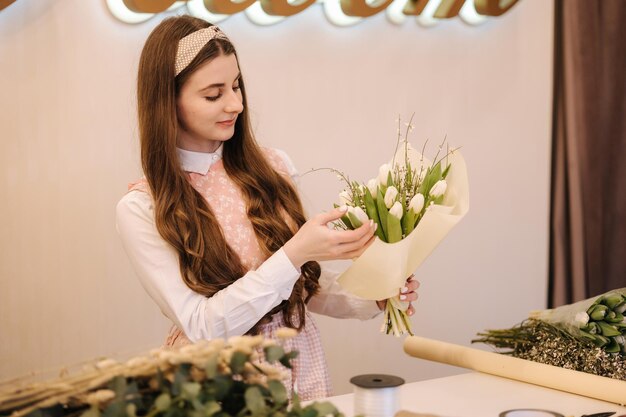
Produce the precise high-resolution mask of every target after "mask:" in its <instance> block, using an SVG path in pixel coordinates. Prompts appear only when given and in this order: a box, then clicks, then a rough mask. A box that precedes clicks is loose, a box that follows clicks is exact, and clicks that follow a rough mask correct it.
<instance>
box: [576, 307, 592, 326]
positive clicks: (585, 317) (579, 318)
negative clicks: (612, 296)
mask: <svg viewBox="0 0 626 417" xmlns="http://www.w3.org/2000/svg"><path fill="white" fill-rule="evenodd" d="M574 321H575V322H576V324H578V327H583V326H584V325H586V324H587V323H589V314H587V313H586V312H585V311H581V312H579V313H578V314H576V317H574Z"/></svg>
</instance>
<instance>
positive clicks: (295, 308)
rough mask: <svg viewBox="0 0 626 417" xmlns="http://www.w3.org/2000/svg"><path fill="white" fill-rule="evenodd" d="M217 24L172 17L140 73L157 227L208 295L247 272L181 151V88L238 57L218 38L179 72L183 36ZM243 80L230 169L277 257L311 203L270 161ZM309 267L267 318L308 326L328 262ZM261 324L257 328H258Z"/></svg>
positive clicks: (144, 152)
mask: <svg viewBox="0 0 626 417" xmlns="http://www.w3.org/2000/svg"><path fill="white" fill-rule="evenodd" d="M209 26H211V24H210V23H208V22H206V21H204V20H201V19H197V18H194V17H191V16H179V17H172V18H168V19H165V20H164V21H163V22H162V23H160V24H159V25H158V26H157V27H156V28H155V29H154V30H153V31H152V33H151V34H150V36H149V37H148V39H147V41H146V43H145V45H144V47H143V50H142V53H141V58H140V61H139V74H138V77H137V108H138V116H139V119H138V122H139V136H140V142H141V161H142V165H143V170H144V174H145V176H146V179H147V181H148V185H149V187H150V192H151V193H152V197H153V199H154V213H155V222H156V227H157V230H158V231H159V233H160V235H161V236H162V237H163V239H165V240H166V241H167V242H168V243H169V244H170V245H172V246H173V247H174V249H175V250H176V251H177V252H178V257H179V261H180V272H181V275H182V278H183V280H184V282H185V284H187V286H189V288H191V289H192V290H194V291H196V292H198V293H200V294H203V295H205V296H207V297H210V296H212V295H213V294H215V293H216V292H218V291H220V290H222V289H224V288H226V287H228V286H229V285H230V284H232V283H233V282H235V281H236V280H237V279H239V278H240V277H242V276H243V275H244V274H245V273H246V272H247V271H246V269H245V268H244V266H243V265H242V262H241V260H240V258H239V256H238V255H237V253H236V252H235V251H234V250H233V249H232V248H231V247H230V245H229V244H228V242H227V241H226V239H225V237H224V234H223V233H222V229H221V228H220V225H219V223H218V221H217V219H216V217H215V215H214V213H213V211H212V210H211V208H210V207H209V205H208V203H207V202H206V200H205V199H204V197H202V195H201V194H200V193H199V192H198V191H196V190H195V189H194V188H193V186H192V185H191V183H190V182H189V177H188V174H187V173H185V171H183V169H182V168H181V165H180V162H179V160H178V156H177V153H176V134H177V129H178V121H177V116H176V97H177V95H178V93H179V91H180V89H181V87H182V86H183V84H184V83H185V81H186V80H187V79H188V78H189V77H190V75H191V74H193V73H194V71H196V70H197V69H198V68H199V67H200V66H201V65H202V64H204V63H206V62H208V61H210V60H212V59H214V58H215V57H217V56H219V55H221V54H224V55H231V54H233V55H235V58H237V54H236V52H235V48H234V47H233V45H232V44H231V43H230V42H229V41H228V40H226V39H221V38H217V39H213V40H211V41H209V42H208V43H207V44H206V45H205V46H204V47H203V48H202V50H201V51H200V52H199V53H198V55H197V56H196V57H195V58H194V60H193V61H192V62H191V63H190V64H189V66H187V68H185V69H184V70H183V71H182V72H181V73H180V74H179V75H178V76H176V75H175V69H174V63H175V59H176V51H177V48H178V42H179V40H180V39H182V38H183V37H185V36H187V35H189V34H191V33H193V32H195V31H197V30H199V29H203V28H206V27H209ZM237 62H239V61H238V59H237ZM239 86H240V87H241V93H242V97H243V112H242V113H241V114H240V115H239V117H238V118H237V121H236V123H235V133H234V135H233V137H232V138H231V139H229V140H227V141H226V142H224V145H223V162H224V169H225V171H226V173H227V174H228V176H229V177H230V178H231V179H232V180H233V182H234V183H235V184H236V185H237V186H238V187H239V188H240V189H241V191H242V194H243V195H244V198H245V201H246V205H247V210H248V217H249V219H250V221H251V222H252V226H253V227H254V232H255V234H256V238H257V241H258V244H259V247H260V248H261V250H262V252H263V253H264V256H266V257H269V256H270V255H271V254H273V253H274V252H276V251H277V250H278V249H280V248H281V247H282V246H283V245H284V244H285V243H286V242H287V241H288V240H289V239H290V238H291V237H292V236H293V235H294V233H295V232H296V231H297V228H299V227H300V226H302V224H304V222H305V216H304V210H303V208H302V204H301V202H300V199H299V197H298V194H297V193H296V191H295V189H294V187H293V186H292V184H291V183H290V182H289V180H287V179H286V178H284V177H283V176H282V175H281V174H279V173H278V172H277V171H275V170H274V169H273V168H272V167H271V166H270V164H269V162H268V161H267V159H266V158H265V157H264V155H263V153H262V151H261V149H260V148H259V146H258V145H257V143H256V141H255V139H254V135H253V133H252V129H251V127H250V120H249V116H248V112H247V102H246V90H245V86H244V82H243V77H242V78H241V79H240V80H239ZM290 224H291V226H290ZM301 271H302V275H301V276H300V278H299V279H298V281H297V282H296V284H295V285H294V288H293V291H292V293H291V296H290V298H289V299H288V300H285V301H283V302H282V303H281V304H280V305H279V306H277V307H276V308H274V309H273V310H272V311H271V312H269V313H268V315H267V316H266V317H265V318H267V317H269V316H270V315H273V314H276V313H277V312H279V311H280V312H282V315H283V320H284V322H285V324H286V325H287V326H289V327H292V328H296V329H298V330H300V329H302V327H303V326H304V324H305V314H304V313H305V304H306V303H307V302H308V300H309V299H310V297H312V296H313V295H314V294H316V293H317V291H318V290H319V284H318V280H319V276H320V266H319V264H318V263H317V262H307V263H305V264H304V265H303V266H302V268H301ZM262 321H263V320H262ZM259 323H260V322H259ZM258 326H259V324H258V323H257V325H255V326H254V327H253V328H252V329H251V331H250V332H251V333H256V332H257V331H258Z"/></svg>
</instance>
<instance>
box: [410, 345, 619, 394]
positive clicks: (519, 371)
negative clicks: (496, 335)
mask: <svg viewBox="0 0 626 417" xmlns="http://www.w3.org/2000/svg"><path fill="white" fill-rule="evenodd" d="M404 351H405V352H406V353H407V354H408V355H411V356H413V357H416V358H421V359H427V360H429V361H435V362H441V363H446V364H448V365H454V366H460V367H462V368H467V369H473V370H475V371H479V372H484V373H487V374H491V375H496V376H501V377H505V378H510V379H515V380H517V381H522V382H528V383H530V384H535V385H540V386H542V387H547V388H553V389H557V390H561V391H565V392H569V393H572V394H578V395H583V396H585V397H590V398H595V399H598V400H603V401H608V402H612V403H616V404H620V405H624V404H626V381H620V380H617V379H612V378H607V377H602V376H598V375H593V374H588V373H586V372H579V371H573V370H571V369H564V368H559V367H557V366H552V365H546V364H543V363H538V362H533V361H528V360H525V359H519V358H514V357H512V356H507V355H502V354H499V353H492V352H485V351H482V350H478V349H472V348H468V347H465V346H461V345H455V344H452V343H446V342H441V341H439V340H433V339H426V338H423V337H418V336H410V337H407V338H406V340H405V341H404Z"/></svg>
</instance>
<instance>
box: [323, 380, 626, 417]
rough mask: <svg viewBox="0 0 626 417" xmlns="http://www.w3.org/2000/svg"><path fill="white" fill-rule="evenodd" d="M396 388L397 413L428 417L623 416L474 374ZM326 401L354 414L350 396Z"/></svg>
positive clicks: (606, 407) (622, 410)
mask: <svg viewBox="0 0 626 417" xmlns="http://www.w3.org/2000/svg"><path fill="white" fill-rule="evenodd" d="M624 385H625V386H626V383H624ZM399 389H400V392H399V396H400V409H401V410H406V411H410V412H412V413H419V414H427V415H429V417H490V416H494V417H498V415H499V414H500V413H501V412H502V411H506V410H511V409H520V408H525V409H542V410H550V411H555V412H557V413H560V414H563V415H564V416H565V417H570V416H575V417H580V416H582V415H584V414H594V413H601V412H609V411H615V412H616V414H615V415H614V416H613V417H618V416H620V415H626V407H620V406H619V405H617V404H611V403H608V402H604V401H599V400H594V399H591V398H587V397H581V396H579V395H574V394H569V393H566V392H563V391H557V390H553V389H550V388H544V387H540V386H537V385H532V384H527V383H524V382H519V381H514V380H511V379H506V378H501V377H497V376H492V375H487V374H482V373H478V372H470V373H467V374H461V375H455V376H450V377H445V378H437V379H430V380H426V381H420V382H413V383H409V384H405V385H403V386H401V387H400V388H399ZM624 397H625V398H626V389H625V392H624ZM327 400H328V401H330V402H332V403H333V404H334V405H335V406H337V408H338V409H339V410H340V411H341V412H343V413H344V414H345V415H346V416H348V417H350V416H353V415H354V412H353V410H354V396H353V394H347V395H340V396H335V397H329V398H327Z"/></svg>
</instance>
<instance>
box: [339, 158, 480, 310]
mask: <svg viewBox="0 0 626 417" xmlns="http://www.w3.org/2000/svg"><path fill="white" fill-rule="evenodd" d="M408 154H409V161H410V163H411V166H412V167H417V169H418V172H419V167H420V165H421V164H422V163H424V164H430V162H429V161H428V160H426V159H424V160H423V161H421V157H422V155H421V154H420V153H419V152H417V151H415V150H414V149H412V148H410V147H409V150H408ZM404 160H405V152H404V147H401V149H400V150H399V151H398V153H397V154H396V157H395V161H396V162H402V161H404ZM448 162H449V163H451V164H452V166H451V167H450V171H449V172H448V176H447V178H446V181H447V183H448V188H447V191H446V194H445V197H444V200H443V202H442V204H441V205H433V206H431V208H430V209H429V210H428V211H427V212H426V213H425V214H424V216H423V217H422V219H421V220H420V222H419V223H418V225H417V227H416V228H415V229H414V230H413V232H411V233H410V234H409V236H407V237H406V238H404V239H402V240H401V241H399V242H396V243H386V242H383V241H381V240H380V239H378V238H376V240H375V241H374V243H373V244H372V245H371V246H370V247H369V248H368V249H367V250H366V251H365V252H364V253H363V254H362V255H361V256H360V257H358V258H357V259H356V260H355V261H354V262H353V263H352V265H351V266H350V267H349V268H348V269H347V270H346V271H345V272H344V273H343V274H342V275H341V276H340V277H339V279H338V282H339V284H340V285H341V286H342V287H343V288H344V289H346V290H347V291H348V292H350V293H352V294H355V295H357V296H359V297H362V298H365V299H368V300H383V299H387V298H391V297H394V296H396V295H398V290H399V289H400V288H402V287H403V286H404V285H405V284H404V282H405V280H406V279H407V277H409V276H410V275H411V274H412V273H413V272H415V270H416V269H417V267H418V266H420V265H421V263H422V262H424V260H425V259H426V257H428V255H430V253H431V252H432V251H433V250H434V249H435V247H436V246H437V245H438V244H439V242H441V241H442V240H443V238H444V237H445V236H446V235H447V234H448V232H449V231H450V230H451V229H452V228H453V227H454V226H455V225H456V224H457V223H458V222H459V220H461V218H463V216H465V214H466V213H467V211H468V209H469V185H468V181H467V168H466V166H465V160H464V159H463V156H462V155H461V153H460V152H459V151H458V150H457V151H454V152H453V153H452V154H451V155H450V156H449V157H448Z"/></svg>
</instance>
